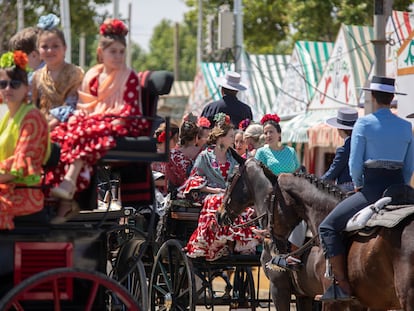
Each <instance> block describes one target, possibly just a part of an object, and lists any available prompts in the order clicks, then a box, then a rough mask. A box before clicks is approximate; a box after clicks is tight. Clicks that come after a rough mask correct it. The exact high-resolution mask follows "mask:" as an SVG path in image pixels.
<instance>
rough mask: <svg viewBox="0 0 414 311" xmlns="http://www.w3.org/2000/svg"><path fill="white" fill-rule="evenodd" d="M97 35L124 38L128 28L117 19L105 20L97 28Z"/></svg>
mask: <svg viewBox="0 0 414 311" xmlns="http://www.w3.org/2000/svg"><path fill="white" fill-rule="evenodd" d="M99 33H100V34H101V35H103V36H110V35H116V36H126V35H127V33H128V28H127V26H125V24H124V23H123V22H122V21H120V20H119V19H112V18H110V19H107V20H105V21H104V22H103V24H102V25H101V26H100V27H99Z"/></svg>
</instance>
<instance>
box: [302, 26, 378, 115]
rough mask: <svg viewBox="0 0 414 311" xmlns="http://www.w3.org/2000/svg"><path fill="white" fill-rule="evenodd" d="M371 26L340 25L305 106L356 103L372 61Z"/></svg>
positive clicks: (337, 106)
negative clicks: (320, 76) (313, 90)
mask: <svg viewBox="0 0 414 311" xmlns="http://www.w3.org/2000/svg"><path fill="white" fill-rule="evenodd" d="M373 39H374V30H373V28H372V27H367V26H348V25H342V26H341V28H340V30H339V33H338V36H337V38H336V41H335V46H334V48H333V52H332V55H331V57H330V58H329V62H328V65H327V66H326V69H325V71H324V73H323V76H322V78H321V79H320V81H319V84H318V87H317V88H316V90H315V96H314V97H313V99H312V101H311V104H310V106H309V107H308V109H310V110H311V109H334V108H336V109H338V108H339V107H343V106H351V107H357V106H358V104H359V102H360V98H361V95H362V91H361V87H363V86H364V85H365V82H366V81H367V80H368V77H369V74H370V72H371V68H372V66H373V64H374V57H375V55H374V46H373V44H372V42H371V41H372V40H373Z"/></svg>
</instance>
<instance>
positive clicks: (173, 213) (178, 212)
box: [170, 200, 201, 222]
mask: <svg viewBox="0 0 414 311" xmlns="http://www.w3.org/2000/svg"><path fill="white" fill-rule="evenodd" d="M200 210H201V206H200V204H197V203H192V202H190V201H188V200H172V201H171V209H170V217H171V218H172V219H177V220H189V221H195V222H197V221H198V217H199V216H200Z"/></svg>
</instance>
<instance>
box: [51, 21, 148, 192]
mask: <svg viewBox="0 0 414 311" xmlns="http://www.w3.org/2000/svg"><path fill="white" fill-rule="evenodd" d="M127 33H128V29H127V27H126V26H125V25H124V24H123V23H122V22H121V21H120V20H117V19H108V20H106V21H105V22H104V23H103V24H102V25H101V27H100V39H99V43H98V49H97V58H98V61H99V62H100V63H99V64H98V65H96V66H94V67H92V68H91V69H90V70H89V71H88V72H87V73H86V74H85V78H84V80H83V83H82V86H81V89H80V91H79V99H80V102H79V103H78V105H77V110H76V111H75V113H74V115H73V116H71V117H70V119H69V120H68V122H67V123H61V124H60V125H59V126H58V127H57V128H55V130H54V131H53V132H52V133H51V136H52V140H54V141H56V142H58V143H59V144H60V145H61V163H60V166H59V167H58V169H57V170H55V172H54V174H53V179H52V180H51V182H54V183H60V184H59V185H58V186H57V187H55V188H53V189H52V190H51V194H52V195H53V196H55V197H58V198H61V199H66V200H71V199H72V198H73V196H74V194H75V191H76V190H83V189H85V188H86V187H87V186H88V185H89V176H90V174H91V173H92V171H93V165H94V164H95V163H96V162H97V160H98V159H100V158H101V157H102V156H103V155H104V154H105V153H106V151H107V150H109V149H111V148H113V147H114V146H115V145H116V141H115V139H116V137H119V136H140V135H149V125H148V122H147V121H146V120H145V119H141V118H131V117H133V116H141V102H140V98H141V96H140V89H139V78H138V76H137V74H136V73H135V72H134V71H133V70H132V69H130V68H127V66H126V38H125V36H126V34H127Z"/></svg>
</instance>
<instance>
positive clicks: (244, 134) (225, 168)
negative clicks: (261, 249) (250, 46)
mask: <svg viewBox="0 0 414 311" xmlns="http://www.w3.org/2000/svg"><path fill="white" fill-rule="evenodd" d="M58 25H59V19H58V18H57V17H56V16H55V15H54V14H49V15H47V16H42V17H41V18H40V20H39V23H38V24H37V26H36V27H29V28H26V29H24V30H22V31H20V32H19V33H17V34H16V35H15V36H13V37H12V38H11V39H10V52H7V53H4V54H3V55H1V58H0V100H1V101H2V103H3V104H5V105H7V108H8V111H7V113H6V114H5V115H4V116H3V118H2V119H1V120H0V199H1V200H0V229H3V230H4V229H7V230H11V229H13V228H14V221H13V219H14V217H16V216H21V215H27V214H32V213H35V212H37V211H39V210H41V209H42V208H43V200H44V191H43V189H41V187H39V185H40V183H41V181H42V173H43V165H44V164H45V163H46V161H47V160H48V158H49V156H50V153H51V143H56V144H58V145H59V146H60V149H61V152H60V160H59V164H58V166H57V167H56V168H55V169H54V170H53V171H51V172H49V173H48V174H47V175H46V177H45V182H46V183H47V184H48V185H49V186H50V193H48V195H50V196H51V197H54V198H55V199H56V200H58V201H59V204H58V208H57V209H56V216H55V218H54V221H55V222H61V221H65V220H66V219H67V218H68V216H69V215H70V214H71V213H73V212H76V209H77V204H76V200H74V198H75V197H76V195H77V193H78V192H79V191H82V190H83V189H85V188H87V187H88V186H89V184H90V180H91V176H92V174H94V166H95V164H96V163H97V161H98V160H99V159H100V158H102V156H104V155H105V153H106V152H107V151H108V150H109V149H111V148H113V147H114V146H115V145H116V138H118V137H122V136H133V137H134V136H135V137H136V136H140V135H143V133H148V124H147V121H146V120H145V119H142V118H135V117H139V116H141V115H142V107H141V96H140V85H139V77H138V75H137V73H136V72H135V71H134V70H133V69H131V68H128V67H127V65H126V35H127V33H128V29H127V27H126V26H125V24H124V23H123V22H122V21H120V20H117V19H107V20H106V21H105V22H104V23H103V24H102V25H101V26H100V29H99V42H98V47H97V52H96V57H97V64H96V65H95V66H93V67H92V68H90V69H89V70H88V71H87V72H86V73H84V71H83V70H82V69H81V68H79V67H78V66H75V65H73V64H68V63H66V62H65V52H66V48H67V47H66V42H65V38H64V35H63V32H62V30H60V29H59V27H58ZM29 68H30V70H29ZM394 83H395V81H394V79H390V78H384V77H376V76H374V77H373V80H372V83H371V87H370V88H368V89H367V90H369V91H371V92H372V96H373V99H374V104H375V105H376V108H377V111H376V112H374V113H373V114H369V115H367V116H365V117H362V118H358V113H357V111H356V110H354V109H350V108H347V109H340V110H339V111H338V116H337V117H336V118H333V119H331V120H328V121H327V122H328V124H330V125H332V126H334V127H336V128H337V129H338V131H339V133H340V135H341V136H342V137H343V138H344V145H343V146H342V147H340V148H338V150H337V152H336V155H335V159H334V161H333V163H332V165H331V167H330V168H329V170H328V171H327V172H326V173H325V174H324V175H323V176H322V177H321V178H322V179H325V180H327V181H329V182H332V183H335V184H337V185H339V186H340V187H341V188H342V189H343V190H344V191H355V194H354V195H352V196H350V197H349V198H348V199H346V200H344V201H343V202H341V203H340V204H339V205H338V206H337V207H336V208H335V209H334V210H333V211H332V213H331V214H330V215H328V217H327V218H326V219H325V220H324V221H323V222H322V224H321V225H320V228H319V230H320V236H321V242H322V246H323V248H324V250H325V254H326V257H327V258H329V260H330V261H331V264H332V267H333V272H334V274H335V275H336V279H337V281H338V285H339V286H340V288H341V289H342V296H341V299H347V298H348V297H350V296H351V294H352V292H351V289H350V286H349V284H348V282H347V278H346V274H345V272H344V271H345V266H344V253H345V246H344V244H343V240H342V236H341V232H342V230H343V229H344V226H345V224H346V222H347V220H348V219H349V218H350V217H351V216H352V215H353V213H355V212H356V211H358V210H359V209H361V208H362V207H364V206H366V205H368V204H369V203H372V202H374V201H375V200H376V199H378V198H379V197H380V196H381V194H382V193H383V191H384V190H385V188H386V187H387V186H389V185H391V184H396V183H403V184H404V183H405V184H409V182H410V178H411V175H412V173H413V171H414V151H413V150H414V145H413V143H412V128H411V124H410V123H409V122H407V121H405V120H402V119H401V118H398V117H397V116H395V115H394V114H392V113H391V112H390V109H389V108H390V103H391V101H392V99H393V96H394V94H396V93H397V92H396V91H395V87H394ZM218 85H219V87H220V92H221V95H222V99H220V100H219V101H215V102H212V103H210V104H208V105H206V106H205V108H204V109H203V111H202V113H201V115H200V116H195V115H193V114H191V113H190V114H187V115H186V116H185V117H184V118H183V120H182V122H181V124H180V125H176V124H172V125H171V131H170V133H169V137H167V133H166V126H165V124H164V123H163V124H161V125H160V127H159V128H158V129H157V130H156V131H155V133H154V137H155V138H156V140H157V142H158V151H160V152H164V151H165V148H166V145H169V147H170V152H169V155H170V157H169V160H168V162H160V163H152V170H153V174H154V180H155V184H156V186H157V188H158V190H159V191H160V193H161V194H162V195H166V194H167V193H170V194H171V195H172V196H173V198H174V199H175V198H182V199H187V200H190V201H192V202H194V203H198V204H199V205H200V206H201V210H200V216H199V220H198V226H197V228H196V230H195V231H194V232H193V234H192V236H191V237H190V239H189V241H188V243H187V245H186V247H185V249H186V252H187V255H188V256H189V257H204V258H205V259H207V260H217V259H218V258H220V257H222V256H226V255H228V254H230V253H233V252H237V253H242V254H251V253H255V252H256V249H257V246H258V245H259V244H260V243H261V239H262V235H261V233H262V232H261V228H258V227H256V226H255V225H248V226H237V225H238V224H243V223H246V222H248V221H249V220H251V219H253V217H255V213H254V209H253V208H251V207H250V208H248V209H246V210H245V211H244V213H243V214H242V215H240V216H239V217H238V218H237V219H236V220H235V222H234V225H230V226H219V225H218V224H217V221H216V217H215V213H216V211H217V209H218V208H219V206H220V205H221V204H222V200H223V196H224V192H225V189H226V187H227V186H228V184H229V178H230V177H231V176H232V174H233V173H234V171H235V169H236V168H237V167H238V165H239V162H238V160H237V159H236V157H235V152H237V154H238V156H241V157H243V158H245V159H247V158H250V157H254V158H255V159H256V160H258V161H260V162H262V163H263V164H264V165H265V166H267V167H268V168H269V169H270V170H271V171H272V172H273V173H274V174H276V175H277V174H280V173H293V172H295V171H297V170H298V169H300V167H301V164H300V162H299V159H298V156H297V154H296V151H295V149H294V148H292V147H290V146H287V145H284V144H282V143H281V135H282V128H281V125H280V118H279V116H277V115H276V114H266V115H264V116H262V117H261V118H260V121H256V122H255V121H254V120H253V115H252V110H251V108H250V107H249V106H248V105H246V104H245V103H243V102H242V101H240V100H239V99H238V98H237V94H238V92H239V91H244V90H246V89H247V87H246V86H245V85H244V84H243V83H241V76H240V74H238V73H236V72H232V71H228V72H226V74H225V76H223V77H219V78H218ZM258 120H259V119H258ZM167 141H168V142H169V144H166V142H167ZM233 148H234V152H233V150H232V149H233ZM305 230H306V226H305V225H304V223H302V224H301V225H299V226H298V227H297V229H295V230H294V232H292V235H291V237H290V239H289V240H290V242H291V245H292V248H294V247H300V245H301V244H302V243H303V239H304V231H305ZM292 260H293V261H292V262H285V263H284V267H287V268H292V267H293V266H295V265H296V264H297V263H300V259H298V258H296V259H295V258H292ZM325 298H326V300H329V299H331V297H325Z"/></svg>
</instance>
